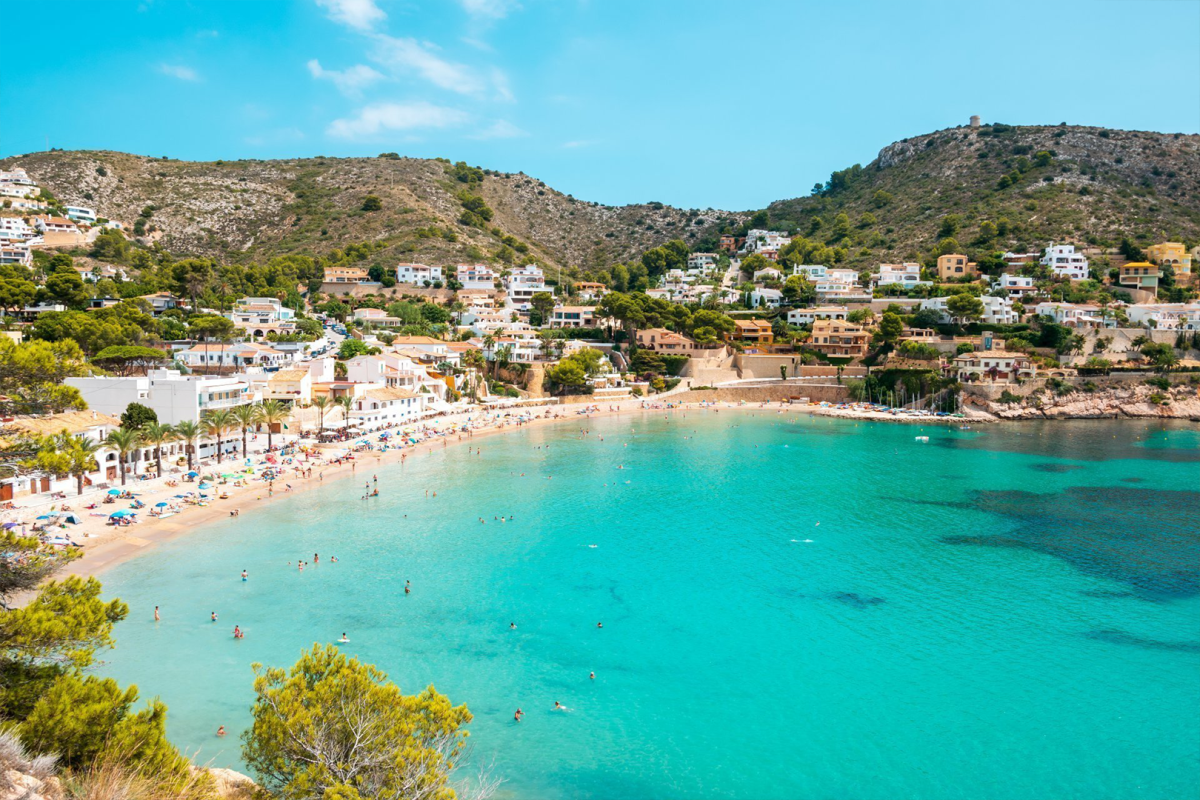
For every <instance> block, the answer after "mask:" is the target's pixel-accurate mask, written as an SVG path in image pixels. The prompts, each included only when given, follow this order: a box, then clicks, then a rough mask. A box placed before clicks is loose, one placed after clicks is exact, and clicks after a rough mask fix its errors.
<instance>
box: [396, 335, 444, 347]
mask: <svg viewBox="0 0 1200 800" xmlns="http://www.w3.org/2000/svg"><path fill="white" fill-rule="evenodd" d="M392 344H393V345H406V344H446V342H443V341H442V340H441V339H434V338H433V337H432V336H397V337H396V338H395V339H393V340H392Z"/></svg>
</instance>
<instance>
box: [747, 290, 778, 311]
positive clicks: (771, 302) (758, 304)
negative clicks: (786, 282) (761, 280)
mask: <svg viewBox="0 0 1200 800" xmlns="http://www.w3.org/2000/svg"><path fill="white" fill-rule="evenodd" d="M782 304H783V292H781V291H779V290H778V289H763V288H758V289H755V290H753V291H752V292H750V307H751V308H779V306H780V305H782Z"/></svg>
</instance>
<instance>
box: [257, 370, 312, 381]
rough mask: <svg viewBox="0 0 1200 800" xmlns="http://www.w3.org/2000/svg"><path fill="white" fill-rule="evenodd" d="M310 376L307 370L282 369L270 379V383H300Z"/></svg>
mask: <svg viewBox="0 0 1200 800" xmlns="http://www.w3.org/2000/svg"><path fill="white" fill-rule="evenodd" d="M307 374H308V370H306V369H281V370H279V372H276V373H275V374H274V375H272V376H271V377H270V378H269V379H268V381H267V382H268V383H274V382H275V381H298V380H301V379H302V378H304V376H305V375H307Z"/></svg>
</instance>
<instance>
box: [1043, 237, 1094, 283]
mask: <svg viewBox="0 0 1200 800" xmlns="http://www.w3.org/2000/svg"><path fill="white" fill-rule="evenodd" d="M1042 264H1043V265H1044V266H1047V267H1049V268H1050V270H1051V272H1053V273H1054V274H1055V276H1057V277H1060V278H1069V279H1070V280H1073V281H1086V280H1087V279H1088V274H1089V273H1088V260H1087V258H1086V257H1084V255H1083V254H1082V253H1076V252H1075V245H1073V244H1051V245H1050V246H1049V247H1047V248H1046V253H1045V255H1043V256H1042Z"/></svg>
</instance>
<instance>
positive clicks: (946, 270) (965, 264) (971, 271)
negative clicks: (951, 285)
mask: <svg viewBox="0 0 1200 800" xmlns="http://www.w3.org/2000/svg"><path fill="white" fill-rule="evenodd" d="M937 272H938V280H939V281H960V280H962V279H963V278H969V279H971V280H974V279H975V278H978V277H979V265H978V264H976V263H975V262H974V261H970V260H968V259H967V257H966V256H964V255H962V254H961V253H947V254H946V255H941V256H938V260H937Z"/></svg>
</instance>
